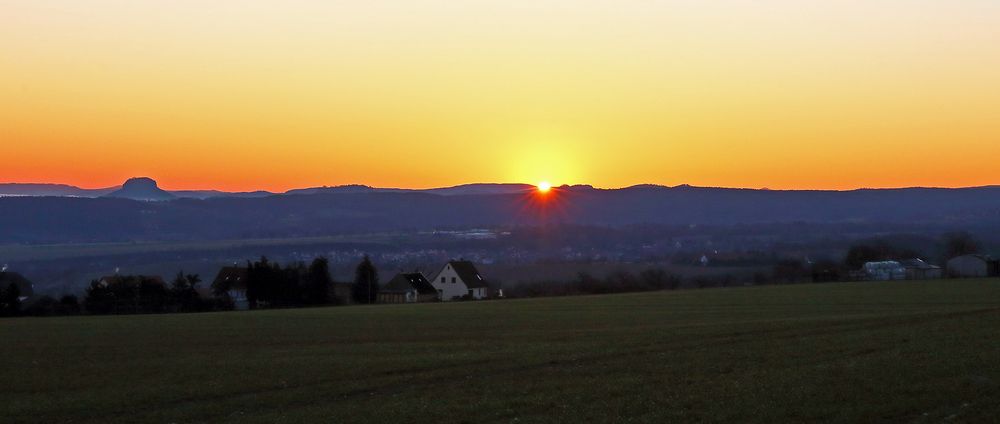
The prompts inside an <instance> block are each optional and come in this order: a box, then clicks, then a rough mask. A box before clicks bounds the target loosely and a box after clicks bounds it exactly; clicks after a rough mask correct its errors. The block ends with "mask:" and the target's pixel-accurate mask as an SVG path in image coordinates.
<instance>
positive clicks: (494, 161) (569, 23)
mask: <svg viewBox="0 0 1000 424" xmlns="http://www.w3.org/2000/svg"><path fill="white" fill-rule="evenodd" d="M0 153H2V155H3V161H2V165H0V182H59V183H69V184H75V185H80V186H85V187H100V186H110V185H116V184H120V183H121V182H122V181H124V179H126V178H128V177H130V176H137V175H148V176H150V177H153V178H156V179H157V180H159V181H160V183H161V185H162V186H164V187H166V188H169V189H186V188H187V189H191V188H219V189H227V190H251V189H268V190H285V189H288V188H293V187H304V186H316V185H337V184H347V183H362V184H369V185H376V186H394V187H430V186H445V185H455V184H463V183H472V182H529V183H534V182H537V181H542V180H548V181H551V182H552V183H554V184H566V183H569V184H573V183H586V184H593V185H595V186H599V187H621V186H627V185H632V184H638V183H656V184H667V185H675V184H683V183H687V184H693V185H705V186H729V187H770V188H829V189H846V188H856V187H899V186H972V185H986V184H1000V160H998V157H1000V155H998V154H1000V2H998V1H996V0H960V1H956V0H824V1H813V0H757V1H751V0H731V1H726V0H718V1H704V0H685V1H670V0H666V1H623V0H564V1H546V0H531V1H516V0H489V1H484V0H463V1H454V0H443V1H416V0H410V1H402V0H399V1H383V0H367V1H358V0H351V1H319V0H315V1H307V0H282V1H276V0H275V1H271V0H267V1H264V0H213V1H193V0H171V1H166V0H144V1H135V0H120V1H108V0H88V1H78V0H24V1H11V0H0Z"/></svg>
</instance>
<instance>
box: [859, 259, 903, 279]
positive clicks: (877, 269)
mask: <svg viewBox="0 0 1000 424" xmlns="http://www.w3.org/2000/svg"><path fill="white" fill-rule="evenodd" d="M862 269H863V270H864V272H865V279H866V280H869V281H891V280H905V279H906V268H904V267H903V265H902V264H900V263H899V262H896V261H881V262H867V263H865V266H864V268H862Z"/></svg>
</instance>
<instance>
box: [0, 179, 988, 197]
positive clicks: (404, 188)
mask: <svg viewBox="0 0 1000 424" xmlns="http://www.w3.org/2000/svg"><path fill="white" fill-rule="evenodd" d="M133 178H150V179H152V180H153V181H155V182H156V183H157V185H158V186H159V184H160V181H159V180H157V179H155V178H152V177H145V176H136V177H130V178H128V179H127V180H129V179H133ZM127 180H126V181H127ZM123 184H124V181H123V182H122V184H118V185H112V186H97V187H85V186H79V185H74V184H70V183H60V182H18V181H0V185H51V186H65V187H71V188H76V189H80V190H108V189H117V188H121V186H122V185H123ZM472 185H524V186H531V187H536V186H537V183H534V184H533V183H523V182H471V183H461V184H451V185H441V186H426V187H400V186H396V187H392V186H378V185H371V184H365V183H360V182H354V183H344V184H334V185H325V184H324V185H308V186H302V187H293V188H289V189H286V190H284V191H270V190H265V189H249V190H225V189H219V188H164V187H163V186H160V189H162V190H164V191H169V192H176V191H218V192H222V193H256V192H266V193H272V194H285V193H288V192H290V191H294V190H309V189H322V188H338V187H367V188H371V189H377V190H411V191H422V190H435V189H447V188H457V187H465V186H472ZM642 186H654V187H663V188H685V187H690V188H705V189H724V190H757V191H827V192H851V191H862V190H915V189H929V190H935V189H936V190H961V189H977V188H991V187H1000V183H997V184H980V185H963V186H933V185H908V186H884V187H875V186H858V187H853V188H841V189H836V188H801V187H800V188H770V187H766V186H765V187H741V186H713V185H697V184H687V183H682V184H677V185H668V184H659V183H636V184H631V185H624V186H608V187H600V186H596V185H593V184H587V183H572V184H570V183H565V184H559V185H553V186H552V187H553V188H567V187H590V188H593V189H595V190H624V189H629V188H635V187H642Z"/></svg>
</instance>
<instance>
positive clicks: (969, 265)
mask: <svg viewBox="0 0 1000 424" xmlns="http://www.w3.org/2000/svg"><path fill="white" fill-rule="evenodd" d="M946 276H947V277H950V278H982V277H1000V260H997V259H994V258H993V257H992V256H989V255H981V254H972V255H962V256H957V257H954V258H951V259H949V260H948V263H947V264H946V265H945V268H942V267H940V266H938V265H933V264H929V263H927V262H925V261H924V260H922V259H907V260H901V261H879V262H867V263H865V264H864V267H862V268H861V269H860V270H858V271H854V272H852V273H851V279H853V280H865V281H892V280H934V279H939V278H944V277H946Z"/></svg>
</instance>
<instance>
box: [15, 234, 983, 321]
mask: <svg viewBox="0 0 1000 424" xmlns="http://www.w3.org/2000/svg"><path fill="white" fill-rule="evenodd" d="M887 255H891V254H890V253H887V252H886V251H885V249H884V247H879V246H875V247H873V246H867V245H856V246H855V247H852V249H851V251H850V252H848V258H847V261H846V262H847V265H846V267H847V269H846V271H845V265H844V264H836V263H831V262H816V263H814V262H812V261H810V260H809V259H808V258H807V259H805V260H804V261H798V260H783V261H778V263H777V264H776V265H775V266H774V269H773V272H772V274H771V275H770V276H769V277H768V278H760V279H759V280H758V278H757V277H756V276H755V277H753V280H749V281H752V282H745V283H741V284H727V283H725V282H724V283H723V284H719V285H710V284H704V283H703V282H702V281H700V280H699V279H698V278H695V279H694V280H693V285H688V286H687V287H690V288H703V287H712V286H727V285H748V284H791V283H801V282H837V281H872V282H878V281H896V280H931V279H942V278H988V277H1000V260H997V259H996V258H994V257H992V256H989V255H986V254H980V253H968V252H959V254H956V255H953V256H952V257H951V258H950V259H948V260H947V261H945V262H944V263H942V264H940V265H939V264H935V263H931V262H929V261H926V260H924V259H921V258H916V257H910V258H903V259H895V258H893V259H887V258H886V256H887ZM899 255H905V253H900V254H899ZM865 258H878V260H866V259H865ZM727 259H728V260H732V258H729V257H727V256H725V255H720V254H703V255H701V256H700V259H698V260H697V262H698V264H699V265H700V266H702V267H706V268H708V267H711V266H713V262H714V261H716V260H720V261H725V260H727ZM852 264H853V265H852ZM681 280H682V279H681V278H680V277H678V276H676V275H672V274H670V273H668V272H666V271H664V270H662V269H648V270H646V271H643V272H641V273H639V274H638V275H632V274H630V273H627V272H619V273H615V274H613V275H610V276H608V277H606V278H604V279H601V278H596V277H592V276H589V275H586V274H583V273H581V274H580V275H579V276H578V278H576V279H575V280H573V281H568V282H553V281H549V282H540V283H538V284H534V285H521V286H516V287H508V288H507V289H508V290H509V291H511V292H513V293H512V294H514V296H513V297H532V296H558V295H573V294H602V293H619V292H641V291H652V290H668V289H677V288H683V287H685V286H684V284H683V282H682V281H681ZM744 281H747V280H744ZM203 283H207V284H203ZM504 297H505V293H504V287H503V286H502V285H501V284H499V283H498V282H497V281H495V280H493V281H491V280H489V279H488V278H487V276H484V275H483V274H482V273H481V272H480V270H479V267H477V263H476V262H475V261H472V260H467V259H456V260H449V261H447V262H445V263H444V264H442V265H440V267H439V268H436V271H434V272H433V273H430V274H424V273H422V272H420V271H417V270H414V271H398V272H395V273H394V274H393V275H391V277H390V278H388V279H384V280H383V279H382V278H381V277H380V274H379V271H378V269H377V268H376V266H375V264H374V263H373V262H372V260H371V259H370V258H369V257H368V256H367V255H365V256H363V257H362V258H361V260H360V263H358V265H357V267H356V269H355V276H354V279H353V281H350V282H341V281H334V280H333V279H332V278H331V276H330V270H329V262H328V259H327V258H325V257H319V258H314V259H313V260H312V262H310V263H308V264H307V263H305V262H304V261H299V262H296V263H293V264H289V265H286V266H282V265H281V264H278V263H276V262H272V261H269V260H268V259H267V258H260V259H259V260H257V261H247V262H246V263H245V264H242V265H241V264H238V263H237V264H233V265H230V266H225V267H222V268H221V269H219V271H218V272H217V273H216V275H215V278H214V279H213V280H212V281H211V282H203V281H202V279H201V277H200V276H199V275H191V274H184V273H183V272H181V273H178V274H177V275H176V276H175V277H174V278H173V280H171V281H169V282H168V281H166V280H165V279H164V278H163V277H162V276H155V275H128V274H125V273H120V272H118V271H117V270H116V272H115V273H113V274H109V275H106V276H103V277H100V278H97V279H95V280H93V281H91V282H90V284H89V286H88V287H87V289H86V291H85V293H84V296H83V297H82V299H81V298H79V297H77V296H76V295H64V296H62V297H61V298H58V299H57V298H54V297H51V296H48V295H37V294H36V293H35V289H34V285H33V284H32V283H31V281H29V280H28V279H27V278H25V277H24V276H23V275H21V274H20V273H18V272H16V271H14V270H8V269H7V267H6V266H4V267H3V269H2V271H0V314H2V315H3V316H14V315H39V316H45V315H73V314H83V313H85V314H95V315H101V314H131V313H175V312H203V311H222V310H250V309H262V308H292V307H308V306H328V305H354V304H400V303H428V302H454V301H482V300H490V299H502V298H504ZM506 297H511V296H506Z"/></svg>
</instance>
